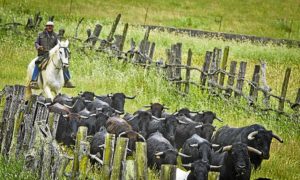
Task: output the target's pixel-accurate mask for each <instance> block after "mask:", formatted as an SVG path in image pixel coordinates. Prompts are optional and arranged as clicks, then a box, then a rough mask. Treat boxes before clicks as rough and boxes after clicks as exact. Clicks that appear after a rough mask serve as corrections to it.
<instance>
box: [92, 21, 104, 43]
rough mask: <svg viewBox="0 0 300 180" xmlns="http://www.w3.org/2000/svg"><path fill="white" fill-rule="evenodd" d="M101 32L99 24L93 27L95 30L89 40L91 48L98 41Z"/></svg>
mask: <svg viewBox="0 0 300 180" xmlns="http://www.w3.org/2000/svg"><path fill="white" fill-rule="evenodd" d="M101 30H102V26H101V25H100V24H96V26H95V29H94V31H93V34H92V36H91V37H89V38H90V42H92V46H95V44H96V42H97V40H98V37H99V35H100V33H101Z"/></svg>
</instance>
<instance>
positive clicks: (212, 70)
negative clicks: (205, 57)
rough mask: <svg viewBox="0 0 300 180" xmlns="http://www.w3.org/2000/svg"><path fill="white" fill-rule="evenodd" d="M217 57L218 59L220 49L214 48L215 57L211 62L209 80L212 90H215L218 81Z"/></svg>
mask: <svg viewBox="0 0 300 180" xmlns="http://www.w3.org/2000/svg"><path fill="white" fill-rule="evenodd" d="M217 59H218V49H217V48H214V51H213V57H212V60H211V63H210V70H209V75H208V78H209V81H208V86H210V87H212V89H211V90H213V88H214V87H215V83H217V81H218V80H217V78H218V74H217Z"/></svg>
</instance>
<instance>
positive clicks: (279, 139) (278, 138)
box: [272, 133, 283, 143]
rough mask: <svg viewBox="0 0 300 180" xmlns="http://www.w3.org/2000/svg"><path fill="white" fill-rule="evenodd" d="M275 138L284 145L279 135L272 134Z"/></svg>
mask: <svg viewBox="0 0 300 180" xmlns="http://www.w3.org/2000/svg"><path fill="white" fill-rule="evenodd" d="M272 136H273V138H275V139H277V140H278V141H279V142H281V143H283V139H281V138H280V137H279V136H278V135H276V134H274V133H272Z"/></svg>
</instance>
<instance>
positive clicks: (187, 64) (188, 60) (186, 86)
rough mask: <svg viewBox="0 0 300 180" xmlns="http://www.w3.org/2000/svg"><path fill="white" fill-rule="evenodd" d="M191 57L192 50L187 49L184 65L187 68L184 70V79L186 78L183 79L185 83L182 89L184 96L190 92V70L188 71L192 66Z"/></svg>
mask: <svg viewBox="0 0 300 180" xmlns="http://www.w3.org/2000/svg"><path fill="white" fill-rule="evenodd" d="M192 55H193V53H192V50H191V49H189V51H188V58H187V63H186V66H187V68H186V74H185V78H186V79H185V81H186V83H185V89H184V92H185V94H188V93H189V91H190V78H191V69H190V67H191V65H192Z"/></svg>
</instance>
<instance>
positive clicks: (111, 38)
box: [107, 14, 121, 42]
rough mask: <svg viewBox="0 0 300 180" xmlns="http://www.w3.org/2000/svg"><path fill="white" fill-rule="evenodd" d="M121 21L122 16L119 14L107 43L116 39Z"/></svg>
mask: <svg viewBox="0 0 300 180" xmlns="http://www.w3.org/2000/svg"><path fill="white" fill-rule="evenodd" d="M120 19H121V14H118V16H117V17H116V19H115V21H114V23H113V25H112V27H111V30H110V32H109V34H108V36H107V41H108V42H112V41H113V37H114V34H115V32H116V29H117V26H118V24H119V22H120Z"/></svg>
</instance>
